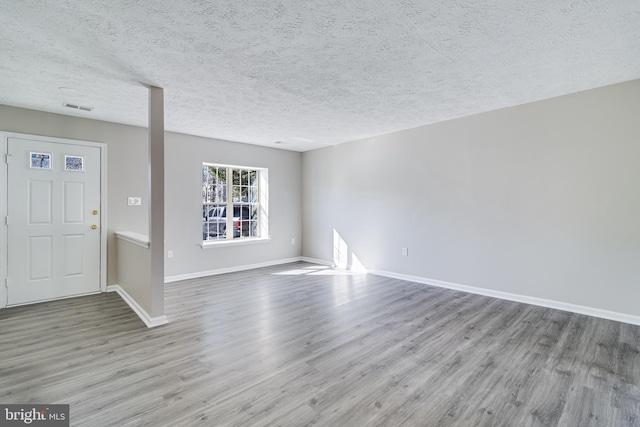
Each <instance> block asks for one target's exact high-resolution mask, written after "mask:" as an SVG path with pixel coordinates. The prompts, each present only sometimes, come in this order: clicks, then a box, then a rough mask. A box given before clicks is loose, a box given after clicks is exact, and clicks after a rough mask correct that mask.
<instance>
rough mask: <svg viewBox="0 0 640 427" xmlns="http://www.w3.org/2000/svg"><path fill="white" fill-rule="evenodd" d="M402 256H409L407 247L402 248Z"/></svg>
mask: <svg viewBox="0 0 640 427" xmlns="http://www.w3.org/2000/svg"><path fill="white" fill-rule="evenodd" d="M402 256H409V248H402Z"/></svg>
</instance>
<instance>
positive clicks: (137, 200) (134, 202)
mask: <svg viewBox="0 0 640 427" xmlns="http://www.w3.org/2000/svg"><path fill="white" fill-rule="evenodd" d="M141 204H142V197H128V198H127V205H129V206H140V205H141Z"/></svg>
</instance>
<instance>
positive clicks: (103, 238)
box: [0, 131, 108, 309]
mask: <svg viewBox="0 0 640 427" xmlns="http://www.w3.org/2000/svg"><path fill="white" fill-rule="evenodd" d="M9 138H15V139H28V140H36V141H43V142H53V143H56V144H74V145H84V146H87V147H96V148H99V149H100V205H101V210H102V212H103V213H104V214H103V215H100V290H101V292H106V291H107V212H108V210H107V144H105V143H102V142H91V141H84V140H76V139H73V140H72V139H65V138H55V137H49V136H41V135H31V134H24V133H15V132H4V131H0V151H1V152H2V159H0V176H2V182H3V183H4V184H3V185H0V248H1V251H0V279H1V280H2V282H1V283H0V309H1V308H5V307H7V259H8V258H7V256H8V253H9V241H8V239H7V223H6V218H7V214H8V211H7V204H8V188H7V186H8V181H9V177H8V170H7V146H8V143H7V141H8V139H9ZM65 298H73V297H65ZM62 299H63V298H62Z"/></svg>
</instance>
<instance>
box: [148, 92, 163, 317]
mask: <svg viewBox="0 0 640 427" xmlns="http://www.w3.org/2000/svg"><path fill="white" fill-rule="evenodd" d="M149 242H150V246H149V250H150V258H151V263H150V266H151V275H150V277H151V313H149V314H150V315H151V316H152V317H159V316H164V90H163V89H162V88H159V87H153V86H150V87H149Z"/></svg>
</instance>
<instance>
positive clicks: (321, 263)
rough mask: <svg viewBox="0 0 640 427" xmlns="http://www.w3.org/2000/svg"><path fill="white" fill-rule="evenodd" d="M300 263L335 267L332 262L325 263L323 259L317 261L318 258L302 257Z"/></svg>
mask: <svg viewBox="0 0 640 427" xmlns="http://www.w3.org/2000/svg"><path fill="white" fill-rule="evenodd" d="M300 261H304V262H310V263H311V264H319V265H328V266H329V267H334V266H335V264H334V263H332V262H331V261H325V260H323V259H317V258H309V257H306V256H301V257H300Z"/></svg>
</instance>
